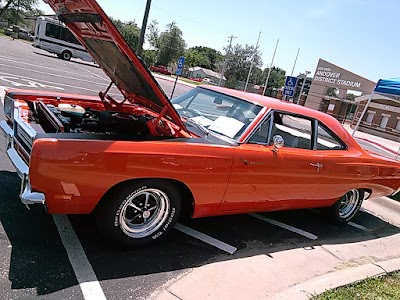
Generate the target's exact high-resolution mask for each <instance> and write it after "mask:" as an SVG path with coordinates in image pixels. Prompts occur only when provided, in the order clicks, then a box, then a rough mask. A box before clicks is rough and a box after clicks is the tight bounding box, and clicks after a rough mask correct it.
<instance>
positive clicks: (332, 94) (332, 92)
mask: <svg viewBox="0 0 400 300" xmlns="http://www.w3.org/2000/svg"><path fill="white" fill-rule="evenodd" d="M325 95H327V96H330V97H337V95H338V89H337V88H332V87H331V88H327V89H326V93H325Z"/></svg>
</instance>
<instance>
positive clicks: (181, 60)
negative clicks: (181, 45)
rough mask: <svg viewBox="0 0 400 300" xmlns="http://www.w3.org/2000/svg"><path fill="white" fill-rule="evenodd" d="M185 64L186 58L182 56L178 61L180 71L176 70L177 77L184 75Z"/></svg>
mask: <svg viewBox="0 0 400 300" xmlns="http://www.w3.org/2000/svg"><path fill="white" fill-rule="evenodd" d="M184 64H185V57H184V56H181V57H179V60H178V69H177V70H176V72H175V74H176V75H182V70H183V65H184Z"/></svg>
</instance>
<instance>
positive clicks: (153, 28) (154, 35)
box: [146, 20, 160, 51]
mask: <svg viewBox="0 0 400 300" xmlns="http://www.w3.org/2000/svg"><path fill="white" fill-rule="evenodd" d="M147 31H148V33H147V35H146V38H147V41H148V42H149V44H150V46H151V47H152V48H153V50H156V51H158V49H159V48H160V44H159V37H160V31H159V30H158V22H157V21H156V20H152V21H151V23H150V25H149V26H147Z"/></svg>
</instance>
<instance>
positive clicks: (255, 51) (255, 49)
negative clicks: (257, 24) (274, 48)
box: [244, 30, 261, 92]
mask: <svg viewBox="0 0 400 300" xmlns="http://www.w3.org/2000/svg"><path fill="white" fill-rule="evenodd" d="M260 36H261V30H260V33H259V34H258V39H257V44H256V47H255V48H254V53H253V57H252V58H251V63H250V70H249V75H247V80H246V84H245V85H244V91H245V92H246V90H247V85H248V84H249V80H250V75H251V70H252V69H253V62H254V58H255V57H256V54H257V50H258V43H259V42H260Z"/></svg>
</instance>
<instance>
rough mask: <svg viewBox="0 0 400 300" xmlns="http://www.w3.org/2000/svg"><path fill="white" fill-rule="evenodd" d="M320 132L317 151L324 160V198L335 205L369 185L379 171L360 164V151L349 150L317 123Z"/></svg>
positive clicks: (322, 183)
mask: <svg viewBox="0 0 400 300" xmlns="http://www.w3.org/2000/svg"><path fill="white" fill-rule="evenodd" d="M317 132H318V137H317V140H316V145H315V148H316V150H317V151H318V153H319V154H320V155H321V156H322V159H323V168H322V169H321V172H322V175H323V180H322V182H321V195H322V197H323V198H324V199H326V200H327V201H328V202H330V203H331V204H333V203H334V202H335V201H336V200H338V199H339V198H340V197H342V196H343V195H344V194H346V193H347V192H348V191H350V190H351V189H354V188H357V187H359V186H360V185H362V184H363V183H364V182H370V181H371V180H372V179H373V178H374V176H375V175H376V174H377V173H378V169H377V167H376V166H373V165H370V164H368V163H365V162H361V161H360V160H359V156H360V152H359V151H358V150H354V149H348V147H347V145H346V144H345V143H344V142H343V141H342V140H340V138H339V137H337V136H336V135H335V134H334V133H333V132H332V131H331V130H330V129H329V128H328V127H327V126H325V125H324V124H323V123H321V122H318V130H317ZM328 204H329V203H328Z"/></svg>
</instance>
